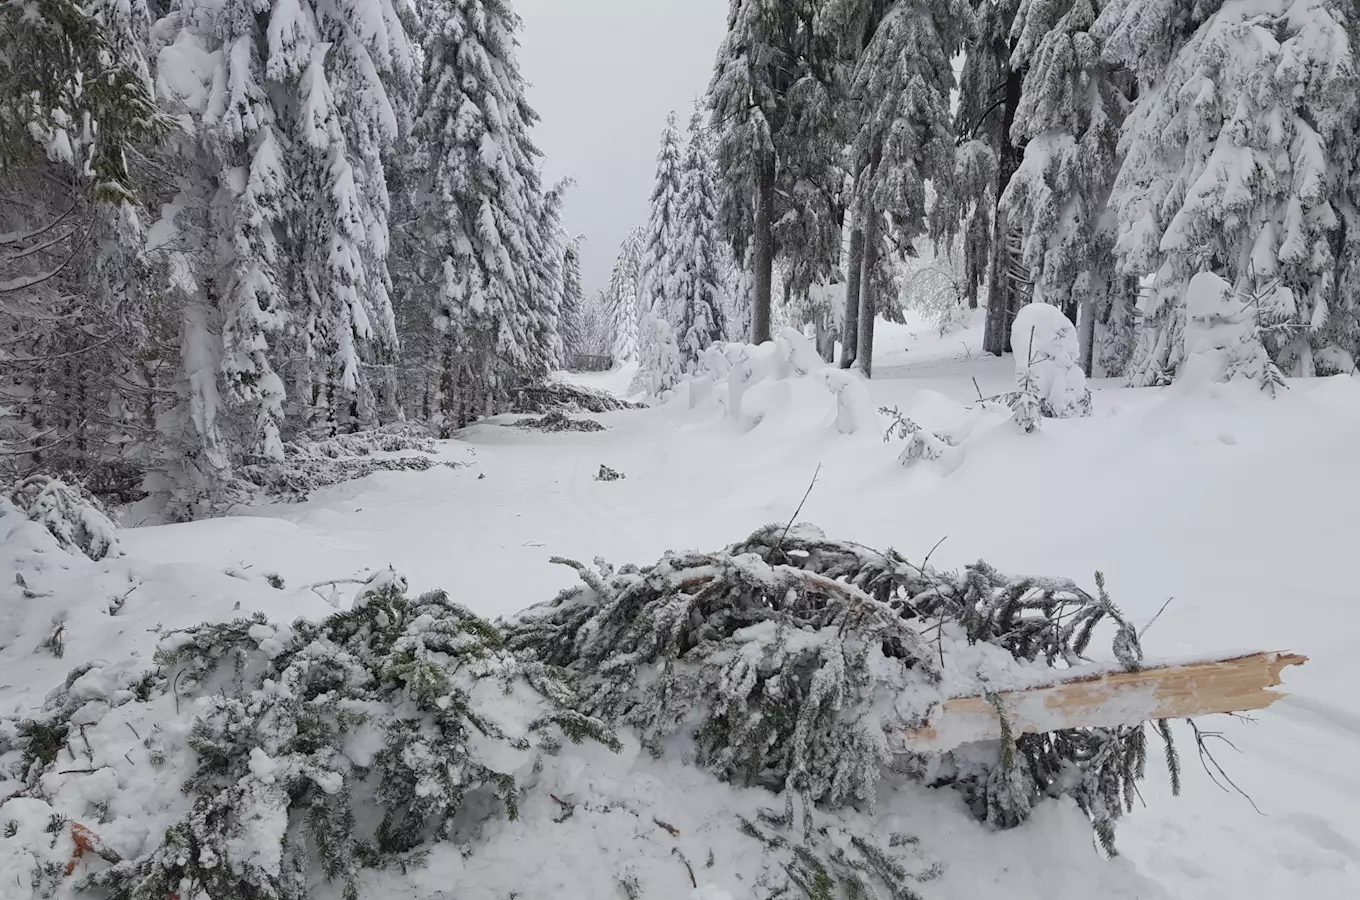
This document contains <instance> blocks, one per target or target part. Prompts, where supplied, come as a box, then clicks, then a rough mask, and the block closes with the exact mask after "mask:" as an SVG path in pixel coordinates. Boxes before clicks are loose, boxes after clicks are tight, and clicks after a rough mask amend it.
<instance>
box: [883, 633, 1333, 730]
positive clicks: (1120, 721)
mask: <svg viewBox="0 0 1360 900" xmlns="http://www.w3.org/2000/svg"><path fill="white" fill-rule="evenodd" d="M1307 661H1308V658H1307V657H1306V656H1299V655H1297V654H1293V653H1289V652H1285V651H1274V652H1267V653H1253V654H1250V655H1247V656H1237V657H1231V658H1229V659H1219V660H1210V661H1206V662H1197V663H1188V664H1185V665H1168V666H1154V667H1151V668H1147V669H1143V670H1141V671H1138V672H1123V671H1120V672H1112V673H1107V674H1100V675H1094V676H1093V675H1090V674H1084V675H1077V676H1075V677H1073V678H1071V679H1068V680H1060V681H1058V682H1056V683H1054V684H1051V685H1047V686H1044V687H1035V688H1028V689H1025V690H1017V691H1006V692H1003V693H1001V694H999V695H996V696H995V697H955V698H953V699H951V700H946V701H944V702H943V703H942V704H940V705H939V706H937V707H935V709H934V710H933V711H932V712H931V714H930V716H929V719H928V721H927V722H926V724H925V725H922V726H920V727H918V728H913V729H911V730H909V731H908V732H907V733H906V735H904V741H903V747H902V750H903V751H904V752H908V753H945V752H947V751H949V750H952V749H954V748H955V747H960V746H962V745H963V744H967V743H971V742H973V741H994V740H999V739H1000V738H1001V717H1000V715H999V714H998V710H997V703H998V702H999V703H1000V708H1001V710H1003V711H1004V712H1005V715H1006V721H1007V723H1008V724H1009V725H1010V729H1011V732H1012V733H1013V734H1016V735H1019V734H1039V733H1043V732H1047V731H1060V730H1062V729H1065V728H1114V727H1116V726H1119V725H1137V724H1139V723H1140V722H1147V721H1155V720H1158V719H1184V718H1193V717H1194V716H1206V715H1211V714H1214V713H1233V712H1250V711H1252V710H1257V709H1265V708H1266V707H1267V706H1269V705H1270V704H1272V703H1274V702H1275V701H1276V700H1278V699H1280V698H1281V697H1283V696H1285V695H1284V694H1282V693H1279V692H1278V691H1272V690H1270V688H1273V687H1275V686H1277V685H1278V684H1280V672H1281V671H1282V670H1284V669H1285V668H1286V667H1288V666H1300V665H1303V664H1304V663H1305V662H1307Z"/></svg>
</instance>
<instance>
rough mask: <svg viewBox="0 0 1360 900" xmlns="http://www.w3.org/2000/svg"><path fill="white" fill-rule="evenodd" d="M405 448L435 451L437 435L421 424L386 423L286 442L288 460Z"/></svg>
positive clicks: (284, 453)
mask: <svg viewBox="0 0 1360 900" xmlns="http://www.w3.org/2000/svg"><path fill="white" fill-rule="evenodd" d="M401 450H419V451H420V452H422V453H433V452H434V435H432V434H431V433H430V432H429V430H428V429H426V428H424V427H423V426H421V425H414V424H409V423H406V422H402V423H395V424H392V425H384V426H382V427H380V428H374V429H371V430H368V431H356V432H354V433H353V434H337V435H334V436H333V437H328V438H323V439H320V440H310V439H308V438H306V437H299V438H298V439H297V440H293V441H289V442H288V443H286V444H284V445H283V455H284V458H285V459H288V458H295V457H305V458H308V459H319V458H326V459H343V458H345V457H352V456H369V455H371V454H373V453H395V452H398V451H401Z"/></svg>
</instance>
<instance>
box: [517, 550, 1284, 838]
mask: <svg viewBox="0 0 1360 900" xmlns="http://www.w3.org/2000/svg"><path fill="white" fill-rule="evenodd" d="M558 562H562V563H564V564H566V565H570V566H572V567H573V568H575V569H577V571H578V572H579V573H580V575H581V578H582V581H583V582H584V584H583V586H582V587H580V588H576V589H572V590H568V591H565V592H563V593H562V594H561V595H560V596H559V597H557V598H556V599H554V600H553V601H551V602H550V603H546V604H541V605H539V606H537V607H532V608H530V609H529V610H526V611H525V612H524V613H521V614H520V615H519V616H517V617H515V618H514V619H513V620H511V621H509V622H506V623H504V627H505V629H506V632H507V646H509V647H510V648H512V649H515V650H532V651H533V652H534V653H535V654H537V655H538V656H539V657H540V658H541V659H543V660H544V661H545V662H548V663H551V664H552V665H554V666H558V667H561V668H562V669H564V670H566V671H567V672H568V673H569V675H570V679H571V682H572V683H573V685H574V687H575V689H576V691H577V694H578V695H579V696H580V698H581V702H582V706H581V707H580V709H581V711H582V712H583V713H585V714H587V715H595V716H599V717H600V718H602V719H603V720H605V721H609V722H611V723H613V724H616V725H620V726H630V727H632V728H635V729H636V730H637V731H638V733H639V735H640V736H641V738H642V741H643V744H644V746H647V747H649V748H650V749H651V750H652V752H654V753H656V754H658V755H664V754H667V753H675V754H678V755H685V756H687V757H692V758H693V759H694V760H695V761H696V762H697V763H698V764H700V765H701V766H703V767H705V768H707V769H709V770H710V771H712V772H713V773H715V774H716V775H718V776H719V777H720V778H723V779H724V780H728V781H733V782H737V783H741V784H746V785H763V786H765V787H768V788H770V789H772V790H776V791H781V792H783V794H784V798H785V803H786V811H785V815H786V818H791V816H792V813H793V802H794V798H800V799H801V801H802V806H803V811H804V813H803V814H804V827H805V830H809V829H810V828H811V821H812V810H813V808H814V806H816V805H818V804H825V805H828V806H830V807H836V806H840V805H845V804H855V805H867V806H869V807H872V804H873V802H874V789H875V785H876V784H877V782H878V780H879V778H880V776H881V773H882V772H883V771H884V770H885V769H886V768H890V767H891V768H894V769H896V770H898V771H905V772H908V773H909V774H912V775H914V776H915V777H917V778H919V779H920V780H922V781H924V782H926V783H929V784H932V785H946V784H948V785H953V786H955V787H957V788H958V789H960V790H961V791H962V792H963V793H964V795H965V797H966V798H967V799H968V802H969V805H970V807H971V808H972V809H973V811H974V813H975V814H976V815H977V816H978V817H979V818H981V819H984V820H986V821H989V822H991V823H992V824H994V825H996V826H998V827H1008V826H1012V825H1015V824H1018V823H1019V822H1021V821H1023V820H1024V819H1025V818H1027V816H1028V815H1029V812H1030V810H1031V809H1032V808H1033V806H1034V805H1035V804H1036V803H1038V802H1039V801H1041V800H1042V799H1044V798H1046V797H1053V796H1058V795H1069V796H1071V797H1072V798H1073V799H1074V800H1075V801H1076V802H1077V804H1078V805H1079V806H1080V807H1081V809H1082V810H1083V811H1084V812H1086V814H1087V815H1088V816H1089V817H1090V819H1091V821H1092V823H1093V825H1094V827H1095V829H1096V831H1097V833H1098V835H1099V836H1100V838H1101V841H1102V843H1103V844H1104V845H1105V847H1106V848H1107V849H1108V850H1110V851H1111V852H1113V849H1114V844H1113V834H1114V823H1115V821H1116V820H1117V819H1118V818H1119V817H1120V816H1121V815H1122V814H1123V813H1124V812H1126V811H1130V810H1132V808H1133V802H1134V798H1135V796H1136V784H1137V782H1138V781H1139V780H1140V779H1142V778H1143V777H1144V775H1145V773H1146V765H1147V758H1148V732H1149V731H1151V732H1153V733H1155V734H1156V735H1157V736H1159V737H1160V738H1161V740H1162V741H1164V742H1165V745H1166V759H1167V763H1168V765H1169V766H1170V768H1171V769H1172V777H1173V786H1176V787H1177V788H1178V785H1179V762H1178V756H1177V754H1176V750H1175V746H1174V743H1173V740H1172V733H1171V729H1170V727H1169V726H1168V724H1167V721H1166V720H1167V719H1169V718H1171V717H1173V716H1174V717H1190V716H1195V715H1201V714H1209V713H1217V712H1228V711H1240V710H1246V709H1259V708H1261V707H1263V706H1265V705H1266V704H1267V703H1268V702H1269V700H1270V699H1272V698H1273V696H1274V695H1270V694H1265V693H1264V692H1263V690H1261V689H1263V688H1264V687H1266V686H1267V685H1268V684H1271V683H1278V673H1279V669H1280V668H1282V667H1283V666H1284V665H1289V664H1293V663H1296V662H1301V661H1302V658H1301V657H1289V656H1283V655H1280V654H1273V655H1259V656H1257V657H1240V658H1237V659H1236V660H1230V661H1225V662H1219V663H1216V664H1212V663H1200V664H1198V665H1197V666H1192V667H1153V666H1150V665H1149V664H1148V663H1147V662H1146V661H1145V660H1144V658H1143V651H1142V647H1141V643H1140V641H1139V636H1138V632H1137V630H1136V629H1135V628H1134V627H1133V625H1132V624H1131V623H1130V622H1129V621H1128V620H1127V619H1126V618H1125V617H1124V616H1123V614H1122V613H1121V612H1120V610H1119V608H1118V607H1117V606H1116V605H1115V604H1114V602H1113V601H1112V600H1111V599H1110V597H1109V595H1108V593H1107V592H1106V590H1105V584H1104V578H1103V577H1102V576H1101V575H1099V574H1097V576H1096V585H1097V588H1096V590H1095V592H1094V593H1091V592H1088V591H1086V590H1085V589H1083V588H1081V587H1080V586H1078V585H1077V584H1076V583H1075V582H1072V581H1070V580H1068V579H1063V578H1035V577H1010V576H1006V575H1003V574H1001V573H999V572H998V571H997V570H995V569H994V568H992V567H991V566H989V565H987V564H986V563H983V562H978V563H974V564H973V565H970V566H968V567H966V568H965V569H964V570H963V571H961V572H955V573H950V572H942V571H938V570H936V569H933V568H931V567H929V566H928V565H925V564H924V563H922V564H920V565H918V564H914V563H912V562H910V561H908V560H907V559H906V558H905V557H903V556H902V555H901V554H898V553H896V552H895V551H891V550H889V551H886V552H880V551H877V550H872V549H870V548H867V547H863V546H861V545H858V544H853V543H848V542H839V541H833V540H830V539H828V538H826V537H825V536H824V535H823V534H822V533H821V532H820V531H818V530H817V529H815V528H813V527H811V526H806V525H799V526H795V527H789V526H777V525H773V526H767V527H766V528H763V529H761V530H760V531H757V532H756V533H755V534H753V535H752V536H751V537H750V538H748V539H747V540H746V541H744V542H741V543H739V544H735V545H733V546H731V547H728V548H727V549H725V550H723V551H720V552H716V553H687V554H670V555H667V556H666V557H664V558H663V559H661V560H660V561H659V562H657V563H656V564H655V565H652V566H648V567H645V568H639V567H636V566H624V567H621V568H619V569H617V570H616V569H614V568H612V567H610V566H609V565H607V564H605V563H603V562H601V561H597V564H596V566H597V567H596V568H595V569H591V568H589V567H586V566H584V565H582V564H580V563H577V562H573V561H570V560H558ZM1100 628H1104V629H1107V630H1108V631H1110V632H1112V633H1111V634H1110V650H1111V654H1112V656H1113V657H1114V660H1113V662H1112V663H1109V664H1105V665H1094V664H1093V663H1092V662H1091V661H1090V660H1089V659H1088V658H1087V651H1088V649H1089V648H1090V646H1091V643H1092V640H1093V637H1094V636H1095V634H1096V632H1097V629H1100ZM1207 673H1214V674H1216V675H1217V676H1219V677H1215V678H1214V679H1211V680H1205V675H1206V674H1207ZM1197 686H1198V688H1200V689H1197Z"/></svg>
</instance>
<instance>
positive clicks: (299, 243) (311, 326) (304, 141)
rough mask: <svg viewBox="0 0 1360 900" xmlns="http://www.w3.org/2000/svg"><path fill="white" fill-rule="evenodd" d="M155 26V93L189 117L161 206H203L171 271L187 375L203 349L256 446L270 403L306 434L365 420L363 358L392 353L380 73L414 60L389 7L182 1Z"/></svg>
mask: <svg viewBox="0 0 1360 900" xmlns="http://www.w3.org/2000/svg"><path fill="white" fill-rule="evenodd" d="M257 12H258V13H260V15H257V14H256V13H257ZM155 35H156V38H155V46H156V48H157V49H158V51H159V53H158V62H157V69H158V89H159V91H160V93H161V95H162V98H163V99H164V101H165V102H166V103H167V104H168V105H169V106H170V108H171V109H173V110H174V111H175V112H177V113H179V114H181V115H182V116H184V117H186V122H187V123H188V124H189V125H190V126H191V127H190V128H188V129H187V130H186V132H185V137H184V140H183V144H182V146H181V148H180V150H179V152H180V154H181V155H182V157H183V158H184V159H186V160H188V161H189V171H188V173H187V177H186V178H185V187H184V190H183V192H182V196H181V198H180V199H179V201H177V203H176V204H175V206H176V207H178V208H190V207H192V206H195V205H201V206H205V207H206V215H205V216H204V217H203V219H204V221H202V222H201V223H199V224H200V228H199V233H198V234H195V235H187V236H185V238H184V239H185V241H186V242H192V243H196V244H197V247H196V249H195V250H194V252H193V253H192V255H190V256H187V257H186V258H188V259H190V260H193V261H195V262H196V265H195V266H194V267H193V269H192V271H190V272H189V273H188V275H189V278H188V279H187V280H188V281H189V282H190V283H191V284H192V285H193V288H192V293H193V294H194V295H195V297H194V300H193V303H194V305H195V306H197V307H198V308H200V309H201V310H202V312H201V313H199V314H196V315H194V316H191V317H186V334H185V336H184V345H185V348H186V359H185V377H186V378H188V379H193V378H195V377H197V378H199V379H201V378H202V372H201V369H202V364H201V359H202V358H203V357H205V356H216V357H218V358H219V359H220V367H221V371H222V375H223V379H224V381H225V384H226V387H227V389H228V393H229V395H230V396H231V397H232V398H233V399H234V400H236V401H237V403H238V404H240V406H241V408H242V410H243V412H244V413H245V415H246V416H247V418H248V419H249V420H250V424H249V426H248V434H247V435H246V441H245V443H246V449H247V450H248V452H250V453H252V454H255V455H258V456H262V457H264V458H267V459H277V458H279V457H280V455H281V449H280V448H281V441H282V437H281V432H282V431H283V429H284V417H285V415H288V416H290V417H292V418H293V422H292V425H293V427H297V428H307V429H310V430H312V431H314V432H316V433H321V434H329V433H334V432H335V431H337V430H340V429H345V430H352V429H354V428H357V427H359V426H360V425H363V424H367V423H371V422H373V421H375V420H376V417H377V413H378V407H379V405H380V404H381V405H383V406H385V407H388V408H390V406H391V400H389V399H387V398H383V399H382V400H379V399H378V398H376V397H375V395H374V392H373V389H372V384H371V381H370V377H369V375H368V372H367V364H368V363H372V362H389V361H391V360H392V359H394V358H395V350H396V335H395V322H394V317H393V313H392V309H391V304H390V299H389V291H388V288H387V284H388V274H387V270H386V266H385V263H384V260H385V257H386V255H387V249H388V246H387V245H388V232H387V214H388V198H387V185H386V179H385V173H384V168H383V160H382V158H381V157H382V154H383V153H384V152H385V151H386V150H388V149H389V148H390V147H391V146H392V143H393V142H394V141H395V139H396V137H397V120H396V116H395V113H394V110H393V107H392V104H391V101H390V100H389V97H388V92H387V87H386V80H389V79H392V78H397V77H400V76H401V75H402V74H403V73H407V74H409V72H410V68H411V66H412V55H411V52H410V48H409V47H408V45H407V42H406V38H405V34H404V31H403V29H402V26H401V24H400V22H399V21H398V20H397V16H396V14H395V12H394V11H393V9H392V7H391V6H390V5H389V4H387V3H385V2H380V3H368V2H362V0H346V2H342V3H339V4H321V5H314V4H312V3H310V2H306V0H301V2H299V0H277V2H273V3H271V4H269V5H267V6H266V7H265V8H263V9H262V10H256V8H255V7H249V8H247V6H245V5H241V4H240V3H238V2H235V0H233V2H229V3H227V4H225V5H202V4H200V3H197V2H195V0H181V2H176V3H174V4H172V5H171V7H170V9H169V12H168V14H167V15H166V16H165V17H164V18H163V19H162V20H161V22H159V23H158V24H157V26H156V30H155ZM184 224H187V223H181V222H179V221H178V218H176V220H174V221H168V222H166V223H165V227H167V228H177V227H181V226H183V225H184ZM219 317H220V318H219ZM190 326H192V327H193V331H192V332H189V331H188V329H189V327H190ZM219 329H220V343H218V342H219V339H218V337H217V334H218V332H219ZM214 345H216V346H214ZM191 366H193V367H194V369H197V370H200V371H194V370H191V368H190V367H191ZM286 381H291V383H292V385H293V391H292V401H293V402H292V404H291V406H286V404H285V399H286V390H285V383H286ZM208 391H209V388H208V386H206V385H203V384H199V385H196V386H195V388H194V390H193V391H192V393H191V395H190V397H189V402H190V403H191V404H192V405H193V407H194V418H195V420H197V419H200V418H205V414H204V410H205V409H207V408H208V407H210V406H214V405H215V404H216V399H215V398H213V397H211V396H210V394H209V393H208Z"/></svg>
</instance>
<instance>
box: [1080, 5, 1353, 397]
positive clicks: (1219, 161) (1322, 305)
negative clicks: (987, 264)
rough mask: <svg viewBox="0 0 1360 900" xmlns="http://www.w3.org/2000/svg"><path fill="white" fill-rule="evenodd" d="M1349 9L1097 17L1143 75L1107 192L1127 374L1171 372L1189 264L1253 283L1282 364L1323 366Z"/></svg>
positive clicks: (1236, 289)
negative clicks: (1130, 335) (1130, 285)
mask: <svg viewBox="0 0 1360 900" xmlns="http://www.w3.org/2000/svg"><path fill="white" fill-rule="evenodd" d="M1355 17H1356V13H1355V12H1354V10H1353V9H1351V8H1350V7H1348V6H1346V5H1344V4H1333V3H1329V2H1326V0H1310V2H1308V3H1305V4H1304V5H1303V6H1283V5H1280V6H1277V5H1273V4H1266V5H1264V6H1260V7H1257V6H1239V5H1234V4H1227V5H1224V6H1221V7H1219V6H1217V5H1214V4H1210V5H1207V6H1206V5H1202V4H1201V5H1193V6H1192V5H1189V4H1187V3H1185V2H1182V0H1159V2H1155V3H1131V2H1127V0H1114V2H1111V3H1110V4H1109V5H1108V6H1107V7H1105V8H1104V9H1103V10H1102V11H1101V14H1100V16H1099V18H1098V19H1097V22H1096V25H1095V28H1094V32H1095V34H1096V35H1097V37H1098V38H1099V39H1100V40H1102V41H1103V43H1104V48H1105V49H1104V52H1105V56H1106V58H1107V59H1108V60H1110V61H1112V62H1115V63H1118V64H1121V65H1123V66H1126V67H1127V68H1128V69H1130V70H1131V71H1132V72H1133V73H1134V74H1135V75H1136V76H1137V78H1138V82H1139V92H1138V99H1137V101H1136V103H1135V104H1134V107H1133V109H1132V111H1131V112H1130V114H1129V117H1128V119H1127V121H1126V127H1125V129H1124V137H1123V139H1122V141H1121V145H1120V150H1121V154H1122V156H1123V163H1122V165H1121V167H1120V169H1119V173H1118V175H1117V177H1116V179H1115V183H1114V188H1113V192H1112V194H1111V198H1110V205H1111V207H1112V208H1113V209H1114V211H1115V212H1116V214H1117V216H1118V224H1119V232H1120V238H1119V242H1118V244H1117V246H1116V252H1117V254H1118V256H1119V264H1120V269H1121V273H1122V274H1124V275H1126V276H1128V277H1129V278H1140V277H1142V276H1144V275H1149V274H1153V275H1155V278H1154V279H1153V281H1152V283H1151V285H1150V287H1149V290H1147V291H1146V292H1145V294H1144V295H1143V296H1142V298H1141V299H1140V301H1139V313H1141V317H1142V324H1141V333H1140V335H1139V342H1138V347H1137V350H1136V352H1135V356H1134V359H1133V360H1132V362H1131V365H1130V367H1129V372H1128V377H1129V380H1130V382H1131V383H1133V384H1140V385H1141V384H1157V383H1162V382H1165V381H1167V380H1169V379H1171V378H1172V377H1174V376H1175V374H1176V372H1177V371H1178V369H1179V367H1180V365H1181V363H1182V361H1183V359H1184V352H1185V351H1184V346H1183V330H1184V324H1185V294H1186V288H1187V285H1188V283H1189V281H1190V279H1191V278H1192V277H1193V276H1194V275H1195V274H1197V273H1199V272H1204V271H1208V272H1213V273H1215V274H1217V275H1219V276H1221V277H1222V278H1223V279H1224V280H1226V281H1227V282H1228V283H1229V284H1230V285H1232V296H1235V297H1250V298H1253V302H1254V303H1255V304H1256V306H1257V318H1258V321H1259V323H1260V325H1261V327H1262V328H1263V329H1264V337H1265V341H1266V346H1267V349H1268V350H1269V352H1270V354H1271V357H1272V359H1273V360H1274V361H1275V362H1276V363H1277V364H1278V365H1279V367H1280V368H1281V369H1283V370H1284V371H1286V372H1288V373H1292V374H1296V375H1311V374H1313V373H1314V372H1315V371H1316V370H1317V366H1316V364H1315V362H1314V360H1315V358H1316V355H1317V354H1318V352H1320V351H1322V352H1325V351H1326V350H1327V347H1326V346H1325V345H1324V344H1323V342H1324V341H1326V340H1327V337H1326V331H1325V325H1326V323H1327V320H1328V318H1329V316H1330V314H1331V311H1332V307H1333V305H1334V304H1335V302H1336V299H1337V298H1336V295H1335V293H1334V291H1335V284H1336V276H1335V251H1334V247H1333V244H1334V241H1335V238H1336V233H1337V227H1338V224H1339V223H1338V219H1337V215H1336V208H1335V206H1334V202H1333V201H1334V200H1335V199H1338V193H1339V185H1338V173H1339V165H1338V164H1339V160H1340V159H1341V154H1342V153H1343V152H1345V151H1347V150H1349V149H1352V145H1351V142H1350V139H1349V138H1348V136H1347V131H1346V130H1347V128H1349V126H1350V125H1351V124H1352V122H1353V110H1354V107H1355V105H1356V103H1357V102H1358V101H1357V95H1356V62H1355V49H1354V47H1353V45H1352V43H1351V40H1350V38H1351V34H1352V33H1353V32H1354V23H1355Z"/></svg>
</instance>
